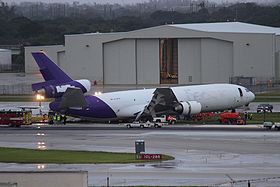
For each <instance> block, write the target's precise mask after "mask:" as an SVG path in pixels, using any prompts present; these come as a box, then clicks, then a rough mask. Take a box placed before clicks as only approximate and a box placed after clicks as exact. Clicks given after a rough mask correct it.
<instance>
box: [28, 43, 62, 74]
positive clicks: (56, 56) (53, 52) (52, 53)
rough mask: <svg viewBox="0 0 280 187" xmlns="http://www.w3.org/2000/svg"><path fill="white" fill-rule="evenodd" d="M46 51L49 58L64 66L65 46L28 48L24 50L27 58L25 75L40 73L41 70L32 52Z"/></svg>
mask: <svg viewBox="0 0 280 187" xmlns="http://www.w3.org/2000/svg"><path fill="white" fill-rule="evenodd" d="M41 50H42V51H44V52H46V53H47V54H48V56H49V58H50V59H51V60H53V61H54V62H55V63H56V64H58V65H62V64H63V63H64V62H62V60H63V58H64V56H65V51H64V46H63V45H51V46H28V47H25V48H24V56H25V73H39V68H38V66H37V64H36V62H35V60H34V58H33V57H32V55H31V52H37V51H41Z"/></svg>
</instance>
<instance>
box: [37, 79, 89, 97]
mask: <svg viewBox="0 0 280 187" xmlns="http://www.w3.org/2000/svg"><path fill="white" fill-rule="evenodd" d="M46 83H47V82H46ZM39 84H41V83H39ZM67 88H80V89H81V90H82V92H83V93H86V92H88V91H90V88H91V83H90V81H89V80H86V79H81V80H74V81H71V82H67V83H63V84H45V85H43V86H42V88H41V89H38V90H36V91H35V93H36V94H40V95H43V96H45V97H46V98H58V97H61V96H62V95H63V94H64V92H66V90H67Z"/></svg>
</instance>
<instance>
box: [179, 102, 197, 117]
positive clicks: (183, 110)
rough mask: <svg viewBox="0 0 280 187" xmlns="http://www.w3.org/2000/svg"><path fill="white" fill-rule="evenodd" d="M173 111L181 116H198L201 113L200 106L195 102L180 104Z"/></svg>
mask: <svg viewBox="0 0 280 187" xmlns="http://www.w3.org/2000/svg"><path fill="white" fill-rule="evenodd" d="M174 111H175V112H178V113H179V114H182V115H191V114H198V113H200V112H201V104H200V103H199V102H197V101H187V102H180V103H179V104H178V105H177V106H175V107H174Z"/></svg>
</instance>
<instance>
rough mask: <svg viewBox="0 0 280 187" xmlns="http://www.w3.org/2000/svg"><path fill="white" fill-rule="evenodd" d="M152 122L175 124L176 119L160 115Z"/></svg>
mask: <svg viewBox="0 0 280 187" xmlns="http://www.w3.org/2000/svg"><path fill="white" fill-rule="evenodd" d="M153 122H156V123H168V124H175V122H176V118H175V117H173V116H171V115H161V116H159V117H154V118H153Z"/></svg>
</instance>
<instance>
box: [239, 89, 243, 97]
mask: <svg viewBox="0 0 280 187" xmlns="http://www.w3.org/2000/svg"><path fill="white" fill-rule="evenodd" d="M238 91H239V95H240V97H243V93H242V90H241V88H238Z"/></svg>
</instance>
